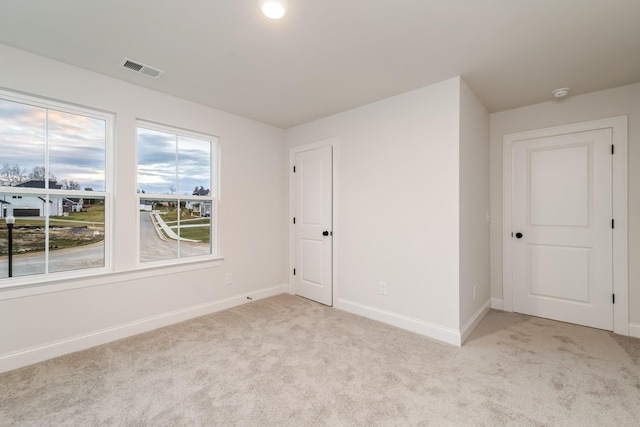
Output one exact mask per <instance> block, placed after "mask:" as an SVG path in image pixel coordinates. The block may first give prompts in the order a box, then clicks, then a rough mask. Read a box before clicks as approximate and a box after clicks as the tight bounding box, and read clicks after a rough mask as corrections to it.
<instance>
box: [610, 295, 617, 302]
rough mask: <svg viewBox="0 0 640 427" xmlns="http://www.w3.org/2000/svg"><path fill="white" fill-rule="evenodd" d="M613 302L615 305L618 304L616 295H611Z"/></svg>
mask: <svg viewBox="0 0 640 427" xmlns="http://www.w3.org/2000/svg"><path fill="white" fill-rule="evenodd" d="M611 302H612V303H613V304H615V303H616V294H611Z"/></svg>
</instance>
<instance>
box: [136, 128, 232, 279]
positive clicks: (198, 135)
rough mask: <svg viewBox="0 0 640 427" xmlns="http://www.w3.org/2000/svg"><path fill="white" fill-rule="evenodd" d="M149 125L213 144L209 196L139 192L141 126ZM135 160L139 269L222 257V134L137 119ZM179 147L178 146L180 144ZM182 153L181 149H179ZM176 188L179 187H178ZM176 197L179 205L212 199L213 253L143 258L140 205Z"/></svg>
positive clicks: (159, 129) (211, 242)
mask: <svg viewBox="0 0 640 427" xmlns="http://www.w3.org/2000/svg"><path fill="white" fill-rule="evenodd" d="M140 128H142V129H147V130H151V131H156V132H163V133H167V134H170V135H175V136H177V137H181V136H182V137H187V138H195V139H199V140H203V141H209V143H210V144H211V145H210V159H209V161H210V170H209V182H210V186H211V189H210V193H209V196H194V195H184V194H183V195H180V194H177V193H176V194H158V193H138V192H137V191H138V189H139V185H138V129H140ZM135 134H136V141H135V143H136V147H135V153H136V160H135V167H136V170H135V172H136V173H135V175H136V185H135V190H136V205H135V207H134V208H135V213H136V239H135V241H136V265H137V268H138V269H149V268H156V267H160V266H179V265H184V264H190V263H198V262H203V261H222V260H223V256H222V255H221V253H220V236H219V224H220V220H219V209H218V205H219V202H220V137H219V136H216V135H213V134H209V133H205V132H198V131H193V130H189V129H184V128H181V127H178V126H172V125H166V124H162V123H157V122H153V121H149V120H144V119H136V127H135ZM178 150H179V148H178ZM178 153H179V151H178ZM178 168H179V165H178V163H176V172H177V171H178ZM176 191H177V189H176ZM143 199H144V200H159V201H166V200H172V201H173V200H175V201H176V202H177V203H178V205H179V203H180V202H182V201H184V202H187V201H210V202H211V216H210V219H211V225H210V227H211V236H210V248H211V253H209V254H205V255H194V256H187V257H181V256H178V257H175V258H165V259H159V260H150V261H142V260H141V253H140V251H141V239H140V215H139V211H140V205H141V201H142V200H143Z"/></svg>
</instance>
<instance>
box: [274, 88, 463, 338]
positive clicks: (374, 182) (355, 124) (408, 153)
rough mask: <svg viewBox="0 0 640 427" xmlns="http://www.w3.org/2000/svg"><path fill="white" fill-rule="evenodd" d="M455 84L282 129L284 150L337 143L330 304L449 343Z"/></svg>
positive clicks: (454, 241) (453, 323)
mask: <svg viewBox="0 0 640 427" xmlns="http://www.w3.org/2000/svg"><path fill="white" fill-rule="evenodd" d="M460 82H461V79H460V78H454V79H450V80H447V81H444V82H441V83H437V84H434V85H431V86H427V87H424V88H422V89H418V90H415V91H412V92H408V93H405V94H402V95H398V96H395V97H392V98H388V99H385V100H382V101H379V102H375V103H372V104H369V105H366V106H363V107H360V108H356V109H353V110H350V111H346V112H343V113H340V114H336V115H333V116H330V117H327V118H324V119H321V120H317V121H314V122H311V123H308V124H304V125H301V126H298V127H295V128H292V129H289V130H288V131H287V133H286V138H287V142H288V144H289V146H295V145H301V144H305V143H311V142H316V141H320V140H324V139H328V138H331V137H337V138H338V139H339V178H338V179H339V181H338V183H336V185H337V191H338V213H337V215H338V219H337V220H338V223H339V232H338V233H337V234H336V235H335V236H334V237H335V239H336V244H337V247H338V252H339V257H338V260H337V265H336V266H334V268H337V273H338V283H337V284H335V288H334V289H335V294H334V304H335V305H336V307H338V308H341V309H345V310H349V311H352V312H356V313H359V314H362V315H366V316H369V317H372V318H376V319H378V320H383V321H386V322H389V323H392V324H396V325H398V326H402V327H405V328H407V329H411V330H415V331H417V332H421V333H424V334H426V335H429V336H433V337H435V338H438V339H442V340H445V341H449V342H453V341H455V340H452V339H451V338H452V336H453V335H455V334H457V333H459V326H460V318H459V313H458V303H459V301H458V289H459V212H460V203H459V197H458V194H459V160H460V153H459V125H460V114H459V112H460ZM465 98H468V97H465ZM469 122H470V123H471V120H469ZM287 156H288V155H287ZM379 282H387V283H388V288H387V295H386V296H382V295H379V293H378V284H379Z"/></svg>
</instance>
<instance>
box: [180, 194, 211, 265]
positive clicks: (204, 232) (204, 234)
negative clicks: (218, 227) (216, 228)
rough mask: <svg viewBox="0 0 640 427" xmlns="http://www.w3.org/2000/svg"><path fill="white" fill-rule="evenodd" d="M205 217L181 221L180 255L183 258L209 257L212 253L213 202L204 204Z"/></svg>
mask: <svg viewBox="0 0 640 427" xmlns="http://www.w3.org/2000/svg"><path fill="white" fill-rule="evenodd" d="M201 205H204V206H202V210H203V212H204V211H205V210H208V213H207V214H204V215H205V216H202V217H197V216H194V217H192V218H183V219H181V220H180V227H179V228H178V235H179V236H180V255H181V256H182V257H189V256H197V255H209V254H210V253H211V202H202V203H201Z"/></svg>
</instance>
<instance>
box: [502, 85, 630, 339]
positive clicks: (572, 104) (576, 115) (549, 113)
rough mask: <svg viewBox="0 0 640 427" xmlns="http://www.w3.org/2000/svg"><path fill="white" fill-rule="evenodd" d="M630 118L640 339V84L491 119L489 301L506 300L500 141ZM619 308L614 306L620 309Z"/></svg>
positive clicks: (534, 107) (522, 109)
mask: <svg viewBox="0 0 640 427" xmlns="http://www.w3.org/2000/svg"><path fill="white" fill-rule="evenodd" d="M622 115H627V116H628V119H629V122H628V123H629V129H628V131H629V141H628V189H629V198H628V218H629V221H628V231H629V301H628V304H629V316H630V323H631V324H632V325H631V327H630V333H631V334H632V335H635V336H640V263H638V262H637V261H638V260H639V259H640V192H639V191H638V183H639V182H640V83H638V84H633V85H629V86H623V87H618V88H614V89H609V90H603V91H599V92H593V93H589V94H586V95H580V96H573V97H568V98H565V99H563V100H559V101H551V102H546V103H542V104H537V105H532V106H528V107H523V108H518V109H514V110H509V111H503V112H500V113H494V114H491V116H490V117H491V217H492V221H491V295H492V298H493V299H494V300H495V303H496V305H497V306H500V304H501V300H502V138H503V136H504V135H505V134H509V133H514V132H521V131H527V130H533V129H540V128H546V127H552V126H559V125H565V124H571V123H577V122H584V121H589V120H595V119H602V118H608V117H616V116H622ZM618 303H620V302H619V301H616V304H618Z"/></svg>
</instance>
